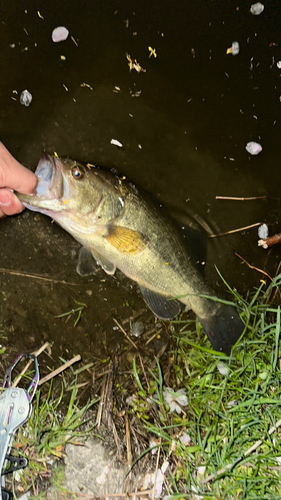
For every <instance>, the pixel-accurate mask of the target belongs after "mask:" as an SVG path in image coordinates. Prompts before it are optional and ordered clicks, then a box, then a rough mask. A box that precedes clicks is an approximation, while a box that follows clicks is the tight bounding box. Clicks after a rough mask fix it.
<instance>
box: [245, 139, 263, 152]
mask: <svg viewBox="0 0 281 500" xmlns="http://www.w3.org/2000/svg"><path fill="white" fill-rule="evenodd" d="M246 151H248V153H250V154H251V155H258V154H259V153H260V152H261V151H262V146H261V145H260V144H259V143H258V142H255V141H250V142H248V143H247V144H246Z"/></svg>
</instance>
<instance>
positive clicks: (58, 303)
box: [0, 0, 281, 358]
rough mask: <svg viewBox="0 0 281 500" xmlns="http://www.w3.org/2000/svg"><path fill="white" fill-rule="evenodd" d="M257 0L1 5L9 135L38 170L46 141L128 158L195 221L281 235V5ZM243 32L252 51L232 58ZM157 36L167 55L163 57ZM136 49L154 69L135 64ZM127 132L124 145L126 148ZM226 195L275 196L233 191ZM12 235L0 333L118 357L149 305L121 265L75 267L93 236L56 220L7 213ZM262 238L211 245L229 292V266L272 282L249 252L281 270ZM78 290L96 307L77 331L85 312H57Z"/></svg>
mask: <svg viewBox="0 0 281 500" xmlns="http://www.w3.org/2000/svg"><path fill="white" fill-rule="evenodd" d="M250 5H251V2H244V1H237V2H236V3H235V4H234V3H233V2H232V1H230V0H229V1H226V0H224V1H211V0H206V1H205V2H200V3H198V2H192V1H191V0H186V1H185V2H171V1H168V0H163V1H162V2H161V3H159V2H153V3H152V2H149V1H145V0H142V1H141V2H140V1H138V2H137V1H136V2H127V1H125V2H124V1H123V2H119V1H112V0H109V1H107V2H100V1H97V0H88V1H87V0H84V1H82V2H79V3H78V2H76V1H71V2H69V1H61V2H58V3H57V4H54V3H53V2H52V3H49V4H48V3H43V4H42V2H34V1H32V2H31V1H30V2H25V3H24V4H19V3H18V2H17V1H15V0H10V1H9V3H8V2H5V4H3V3H2V4H1V6H0V15H1V25H0V40H1V60H0V68H1V77H0V88H1V94H0V105H1V107H0V109H1V111H0V118H1V121H0V127H1V140H2V141H3V142H4V144H5V145H6V146H7V147H8V148H9V149H10V151H11V152H12V153H13V154H14V156H15V157H16V158H17V159H18V160H19V161H21V162H22V163H24V164H25V165H26V166H28V167H29V168H31V169H33V170H34V169H35V167H36V164H37V162H38V160H39V157H40V155H41V152H42V150H44V149H46V150H48V151H56V152H57V153H58V154H59V155H69V156H73V157H75V158H78V159H83V160H87V161H91V162H94V163H96V164H102V165H106V166H110V167H111V166H114V167H117V168H118V169H119V171H121V172H123V173H124V174H126V175H128V176H129V177H131V178H132V179H133V180H134V181H135V182H136V183H138V184H140V185H141V186H143V187H144V188H146V189H147V190H148V191H150V192H151V193H152V194H154V195H155V196H156V197H157V198H158V199H160V200H161V201H162V202H163V203H164V204H165V205H166V206H167V207H168V208H170V209H171V210H172V212H173V213H175V214H177V216H178V217H179V218H180V219H181V220H182V221H184V220H187V221H189V220H190V219H193V220H194V219H197V220H199V221H200V223H201V224H203V225H205V226H207V227H208V228H210V231H211V232H215V233H220V232H225V231H229V230H232V229H234V228H238V227H243V226H248V225H250V224H253V223H256V222H259V221H261V222H263V221H265V222H268V223H270V224H271V228H270V230H271V233H272V234H273V233H274V232H275V231H276V232H278V231H280V225H279V213H280V211H279V186H280V169H279V142H280V106H281V104H280V99H279V96H280V95H281V88H280V75H281V73H280V70H279V69H278V68H277V66H276V61H278V60H279V59H281V51H280V46H281V32H280V29H279V28H280V19H281V7H280V4H279V3H278V2H277V1H271V2H270V3H268V4H265V5H266V7H265V11H264V13H263V14H261V15H260V16H252V15H251V14H250V13H249V8H250ZM40 16H42V17H43V18H44V19H42V17H40ZM59 25H64V26H66V27H67V28H68V29H69V31H70V35H72V36H73V38H74V39H75V41H76V42H77V44H78V46H76V45H75V43H74V41H72V40H71V38H70V37H69V39H68V40H67V41H65V42H61V43H58V44H54V43H53V42H52V39H51V33H52V30H53V29H54V28H55V27H56V26H59ZM235 40H237V41H239V43H240V47H241V51H240V54H239V55H238V56H235V57H234V56H232V55H228V56H227V55H226V50H227V48H228V47H230V46H231V44H232V42H233V41H235ZM12 44H15V47H14V48H12V47H11V45H12ZM148 46H151V47H152V48H153V49H154V48H155V50H156V53H157V58H154V57H153V56H152V57H151V58H149V50H148ZM26 48H27V49H28V50H26ZM126 52H128V53H129V54H130V55H131V57H132V58H136V59H137V60H138V62H139V63H140V64H141V66H142V67H143V68H145V69H146V72H145V73H140V74H138V73H137V72H136V71H132V72H131V73H130V72H129V68H128V64H127V63H128V61H127V59H126V56H125V54H126ZM61 55H64V56H65V57H66V60H65V61H62V60H61V59H60V56H61ZM83 83H85V84H87V85H88V86H81V84H83ZM90 87H91V88H90ZM116 87H119V88H120V91H116ZM24 89H28V90H29V91H30V92H31V93H32V95H33V101H32V104H31V105H30V107H24V106H22V105H21V104H20V102H19V95H20V93H21V92H22V91H23V90H24ZM14 91H17V93H15V92H14ZM139 91H141V94H140V96H139V97H136V96H135V97H133V95H134V94H136V92H139ZM12 97H13V98H15V100H13V99H12ZM112 138H114V139H117V140H119V141H120V142H121V143H122V144H123V148H122V149H119V148H117V147H115V146H113V145H111V144H110V140H111V139H112ZM250 140H255V141H257V142H260V143H261V144H262V146H263V151H262V153H261V154H260V155H259V156H256V157H254V156H252V157H251V156H250V155H249V154H248V153H247V152H246V151H245V145H246V143H247V142H248V141H250ZM216 195H225V196H237V197H247V196H260V195H267V196H268V198H267V200H265V201H264V200H262V201H261V200H257V201H244V202H242V201H240V202H238V201H237V202H234V201H218V200H216V199H215V197H216ZM0 231H1V246H0V253H1V267H2V268H5V269H8V270H11V269H12V270H15V271H17V272H18V273H19V274H18V275H12V274H9V273H3V272H2V271H1V274H0V283H1V289H0V298H1V303H0V330H1V335H3V341H2V344H3V345H4V346H6V347H8V352H12V354H13V355H14V354H17V353H18V352H19V350H21V349H25V350H32V349H33V348H35V347H37V346H38V345H40V344H41V343H42V342H43V340H49V341H53V342H54V347H55V349H56V351H57V352H59V353H61V354H63V355H65V354H66V353H67V352H69V353H70V355H72V354H74V353H75V354H76V353H78V352H79V353H80V354H82V355H83V354H84V356H85V357H86V358H88V357H89V355H90V353H91V356H92V355H93V356H96V357H97V358H99V357H104V356H106V354H107V352H106V348H105V347H104V345H105V344H106V342H109V344H110V342H112V343H113V344H114V343H115V342H118V341H120V334H119V333H118V332H116V331H114V330H113V326H114V325H115V324H114V322H113V319H112V316H113V315H114V314H116V315H120V316H121V317H123V318H124V317H126V316H129V315H131V314H132V311H133V310H135V309H138V308H140V307H143V301H142V298H141V297H140V296H139V295H138V293H137V291H136V287H135V286H134V285H133V284H132V283H131V282H130V281H129V280H127V279H126V278H124V277H123V276H122V275H121V273H119V274H117V276H116V277H114V278H111V277H108V276H106V275H105V274H104V273H103V271H99V272H98V274H97V275H96V276H94V277H92V278H91V279H81V278H80V277H79V276H78V275H77V274H76V272H75V267H76V257H77V253H78V249H79V245H78V244H77V243H76V242H75V241H74V240H73V239H72V238H71V237H70V236H69V235H68V234H66V233H65V232H64V231H63V230H61V229H60V228H59V227H57V226H55V225H52V224H51V223H50V219H48V218H46V217H44V216H40V215H35V214H33V213H27V212H26V213H25V214H24V215H20V216H18V217H13V218H9V219H8V218H7V219H5V220H3V221H1V223H0ZM257 239H258V238H257V229H256V228H254V229H250V230H246V231H244V232H241V233H237V234H234V235H231V236H226V237H221V238H218V239H210V240H209V256H208V263H207V268H206V275H207V278H208V280H209V281H210V282H213V283H214V284H213V286H214V288H216V289H218V290H221V291H222V290H223V286H222V284H221V283H220V282H219V279H218V276H217V274H216V271H215V269H214V264H216V265H217V266H218V267H219V270H220V271H221V272H222V274H223V275H224V277H225V279H226V280H227V281H228V282H229V283H230V285H231V286H234V287H236V288H237V289H238V290H239V291H240V292H242V293H244V294H245V293H246V292H247V290H249V289H251V288H252V287H253V286H256V285H257V284H258V283H259V280H260V278H262V275H259V274H258V273H256V272H254V271H253V270H251V269H249V268H248V267H247V266H246V265H245V264H243V263H242V262H241V260H239V259H238V258H237V257H236V256H235V254H234V252H237V253H238V254H240V255H241V256H243V257H244V258H245V259H246V260H247V261H248V262H249V263H250V264H251V265H254V266H256V267H259V268H261V269H264V270H265V271H266V272H268V273H269V274H270V275H274V274H275V273H276V269H277V266H278V263H279V261H280V248H278V247H276V248H274V249H273V250H271V251H270V252H268V253H266V252H265V251H264V250H262V249H260V248H258V247H257ZM24 273H27V274H29V275H33V274H38V275H41V276H43V277H49V278H50V279H54V280H57V281H60V282H63V281H64V282H67V283H68V284H64V283H59V282H56V283H55V282H48V281H46V280H45V281H44V280H41V281H40V280H36V279H33V278H31V277H27V276H20V274H24ZM73 283H74V285H73ZM73 299H75V300H77V301H80V302H82V303H85V304H86V305H87V309H85V310H84V311H83V314H82V319H81V321H80V323H79V325H78V326H77V327H76V328H74V326H73V323H74V319H75V317H73V318H72V317H71V318H70V319H69V321H68V322H67V323H66V324H65V323H64V321H63V320H61V319H55V318H54V316H56V315H59V314H61V313H63V312H66V311H68V310H71V309H72V308H73V307H75V302H74V300H73ZM132 303H133V304H134V305H133V306H132ZM147 315H148V316H147V317H150V318H152V315H150V313H149V312H148V313H147ZM105 341H106V342H105Z"/></svg>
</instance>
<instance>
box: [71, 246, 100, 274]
mask: <svg viewBox="0 0 281 500" xmlns="http://www.w3.org/2000/svg"><path fill="white" fill-rule="evenodd" d="M96 270H97V265H96V262H95V259H94V258H93V256H92V253H91V252H90V250H87V248H85V247H82V248H80V251H79V255H78V263H77V266H76V271H77V273H78V274H80V276H90V275H91V274H94V273H95V272H96Z"/></svg>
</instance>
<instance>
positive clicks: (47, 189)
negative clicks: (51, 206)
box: [34, 153, 65, 199]
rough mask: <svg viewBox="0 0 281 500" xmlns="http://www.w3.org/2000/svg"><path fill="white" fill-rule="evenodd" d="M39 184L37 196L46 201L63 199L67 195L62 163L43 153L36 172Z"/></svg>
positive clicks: (36, 191)
mask: <svg viewBox="0 0 281 500" xmlns="http://www.w3.org/2000/svg"><path fill="white" fill-rule="evenodd" d="M35 175H36V177H37V179H38V183H37V186H36V190H35V193H34V194H35V196H40V197H42V198H45V199H54V198H56V199H61V198H62V197H63V195H64V194H65V193H64V191H65V189H64V188H65V183H64V180H63V174H62V168H61V165H60V162H59V161H58V160H57V159H56V157H55V156H51V155H49V154H48V153H43V155H42V158H41V159H40V161H39V163H38V166H37V168H36V170H35Z"/></svg>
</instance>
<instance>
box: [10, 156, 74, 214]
mask: <svg viewBox="0 0 281 500" xmlns="http://www.w3.org/2000/svg"><path fill="white" fill-rule="evenodd" d="M35 175H36V177H37V179H38V182H37V186H36V188H35V190H34V192H33V193H32V194H23V193H17V196H18V198H19V199H20V200H21V202H22V203H23V205H24V206H25V207H26V208H29V209H30V210H35V211H38V212H42V213H45V214H47V215H49V216H50V217H51V216H52V214H53V213H54V212H60V211H61V210H62V208H63V207H64V203H65V200H67V199H68V197H69V185H68V184H69V183H68V182H67V179H66V178H65V175H66V174H65V172H64V171H63V166H62V163H61V161H60V159H59V158H57V157H56V156H55V155H49V154H48V153H43V155H42V157H41V159H40V161H39V163H38V165H37V168H36V170H35Z"/></svg>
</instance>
